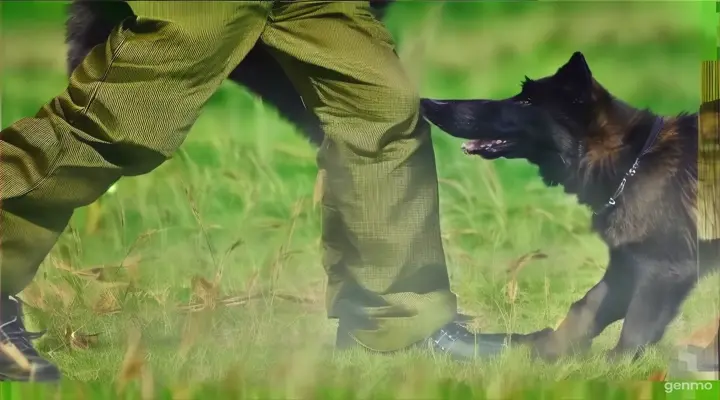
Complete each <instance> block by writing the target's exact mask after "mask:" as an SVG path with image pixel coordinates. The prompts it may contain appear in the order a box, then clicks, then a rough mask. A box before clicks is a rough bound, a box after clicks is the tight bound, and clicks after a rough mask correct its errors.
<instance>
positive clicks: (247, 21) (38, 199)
mask: <svg viewBox="0 0 720 400" xmlns="http://www.w3.org/2000/svg"><path fill="white" fill-rule="evenodd" d="M129 4H130V5H131V6H132V7H133V9H134V11H135V14H136V15H137V18H133V19H130V20H127V21H125V22H124V23H123V24H122V25H121V26H118V27H117V28H116V29H115V30H114V31H113V33H112V34H111V36H110V38H109V40H108V41H107V43H105V44H104V45H100V46H98V47H96V48H95V49H93V50H92V52H91V53H90V54H89V55H88V57H87V58H86V59H85V61H84V62H83V63H82V65H80V66H79V67H78V68H77V69H76V70H75V71H74V72H73V73H72V75H71V77H70V82H69V85H68V87H67V89H66V90H65V92H64V93H62V94H61V95H59V96H58V97H56V98H55V99H53V100H51V101H50V102H49V103H48V104H47V105H45V106H44V107H43V108H42V109H41V110H40V111H39V112H38V114H37V115H36V116H35V117H34V118H26V119H23V120H20V121H18V122H16V123H15V124H13V125H12V126H10V127H8V128H6V129H4V130H3V131H2V133H0V146H1V147H0V158H1V160H2V164H1V166H0V173H1V176H0V184H1V185H2V187H1V188H0V189H1V193H2V211H1V212H0V235H1V236H0V239H1V240H2V242H1V245H2V264H1V267H2V274H1V282H0V283H1V285H2V292H3V293H5V294H14V293H18V292H20V291H22V290H23V288H24V287H25V286H26V285H27V284H28V283H29V282H30V281H31V280H32V278H33V276H34V274H35V273H36V271H37V268H38V266H39V265H40V264H41V262H42V261H43V259H44V258H45V257H46V256H47V254H48V252H49V251H50V250H51V248H52V247H53V246H54V244H55V242H56V240H57V239H58V236H59V235H60V234H61V233H62V232H63V230H64V229H65V228H66V226H67V224H68V221H69V219H70V217H71V215H72V213H73V211H74V210H75V209H76V208H78V207H83V206H86V205H88V204H90V203H92V202H93V201H95V200H96V199H97V198H99V197H100V196H101V195H102V194H103V193H105V191H106V190H107V189H108V188H109V187H110V186H111V185H112V184H113V183H115V182H116V181H117V180H118V179H120V178H121V177H123V176H133V175H140V174H144V173H147V172H150V171H151V170H153V169H155V168H156V167H158V166H159V165H160V164H161V163H163V162H164V161H165V160H166V159H168V158H169V157H170V156H171V155H172V154H173V153H174V152H175V151H176V150H177V149H178V147H179V146H180V145H181V144H182V142H183V140H184V139H185V137H186V134H187V132H188V130H189V129H190V127H191V126H192V124H193V123H194V122H195V120H196V119H197V117H198V114H199V112H200V109H201V107H202V106H203V105H204V104H205V102H206V101H207V100H208V98H209V97H210V96H211V95H212V94H213V93H214V92H215V91H216V90H217V89H218V87H219V86H220V84H221V83H222V81H223V80H225V79H226V78H227V76H228V74H229V73H230V71H231V70H232V69H233V68H234V67H235V66H237V65H238V64H239V63H240V61H241V60H242V59H243V57H244V56H245V55H246V54H247V52H248V51H249V50H250V49H251V48H252V47H253V45H255V44H256V43H257V42H258V41H260V43H261V44H262V45H264V46H266V47H267V48H268V49H269V51H270V52H271V53H272V54H273V56H274V57H276V58H277V60H278V61H279V62H280V63H281V65H282V66H283V68H284V69H285V70H286V72H287V74H288V75H289V76H290V77H291V79H292V81H293V84H294V85H295V86H296V88H297V89H298V91H299V92H300V93H301V94H302V96H303V99H304V101H305V104H306V105H307V107H308V109H310V110H312V111H313V112H315V113H316V114H317V115H318V117H319V118H320V120H321V122H322V125H323V128H324V130H325V132H326V136H327V138H326V140H325V143H324V144H323V145H322V146H321V148H320V149H319V152H318V166H319V168H320V170H321V172H322V173H323V175H324V176H325V183H324V188H325V189H324V195H323V202H322V203H323V216H322V219H323V244H324V260H323V263H324V266H325V268H326V271H327V275H328V289H327V303H328V314H329V316H330V317H331V318H340V319H341V321H348V324H349V326H351V327H352V328H351V332H352V335H353V336H354V337H355V339H357V341H358V342H359V343H361V344H363V345H365V346H366V347H368V348H371V349H374V350H379V351H391V350H396V349H399V348H402V347H405V346H407V345H409V344H411V343H413V342H416V341H419V340H421V339H423V338H425V337H427V336H428V335H429V334H430V333H432V332H433V331H434V330H436V329H438V328H439V327H441V326H442V325H444V324H445V323H447V322H449V321H451V320H452V319H453V318H454V316H455V312H456V298H455V295H454V294H453V293H452V292H451V291H450V288H449V282H448V274H447V270H446V265H445V256H444V253H443V248H442V243H441V237H440V224H439V216H438V214H439V213H438V183H437V176H436V166H435V159H434V154H433V148H432V143H431V140H430V133H429V126H428V124H427V123H426V122H425V121H424V120H422V118H420V116H419V97H418V93H417V90H416V89H415V88H414V85H413V83H412V82H410V81H409V79H408V77H407V76H406V74H405V73H404V72H403V68H402V66H401V63H400V62H399V59H398V58H397V56H396V54H395V53H394V44H393V42H392V39H391V37H390V35H389V33H388V32H387V31H386V29H385V28H384V27H383V25H382V24H381V23H380V22H379V21H377V20H376V19H375V18H374V17H373V16H372V14H371V12H370V9H369V3H368V2H367V1H358V2H339V1H338V2H319V1H318V2H314V1H292V2H279V1H253V2H250V1H248V2H187V1H185V2H175V1H172V2H169V1H152V2H140V1H133V2H130V3H129Z"/></svg>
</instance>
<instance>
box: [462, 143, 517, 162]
mask: <svg viewBox="0 0 720 400" xmlns="http://www.w3.org/2000/svg"><path fill="white" fill-rule="evenodd" d="M514 145H515V143H514V142H513V141H511V140H505V139H479V140H471V141H469V142H465V143H463V145H462V150H463V152H465V154H471V155H479V156H482V157H485V158H497V157H502V156H503V154H505V153H506V152H507V151H508V150H510V149H511V148H512V147H513V146H514Z"/></svg>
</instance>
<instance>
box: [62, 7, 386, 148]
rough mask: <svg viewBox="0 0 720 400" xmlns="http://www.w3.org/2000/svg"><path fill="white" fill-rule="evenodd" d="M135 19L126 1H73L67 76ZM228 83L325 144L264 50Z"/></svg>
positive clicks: (258, 48) (254, 54) (252, 56)
mask: <svg viewBox="0 0 720 400" xmlns="http://www.w3.org/2000/svg"><path fill="white" fill-rule="evenodd" d="M394 1H395V0H375V1H370V5H371V7H372V9H373V11H374V12H375V15H376V17H377V18H378V19H382V18H383V17H384V15H385V12H386V10H387V7H388V5H390V4H391V3H393V2H394ZM133 15H134V14H133V11H132V9H131V8H130V6H129V5H128V4H127V3H126V2H125V1H124V0H74V1H73V2H72V3H71V4H70V7H69V18H68V21H67V25H66V28H67V29H66V34H67V44H68V53H67V54H68V72H72V71H73V70H75V68H76V67H77V66H78V65H79V64H80V63H81V62H82V60H83V59H84V58H85V56H87V54H88V53H89V52H90V50H92V49H93V47H95V46H97V45H99V44H101V43H104V42H105V41H106V40H107V38H108V37H109V36H110V32H111V31H112V29H113V28H115V26H117V25H119V24H120V23H121V22H122V21H123V20H125V19H126V18H130V17H133ZM229 79H230V80H232V81H233V82H236V83H238V84H240V85H242V86H245V87H246V88H248V89H249V90H251V91H252V92H254V93H255V94H257V95H258V96H259V97H260V98H261V99H262V100H263V101H264V102H266V103H268V104H270V105H271V106H273V107H275V108H276V109H277V110H278V111H279V113H280V115H282V116H283V117H284V118H286V119H287V120H288V121H289V122H291V123H292V124H293V125H295V127H296V128H297V129H298V130H299V131H300V132H301V133H302V134H303V135H304V136H306V137H307V138H308V139H309V141H310V142H311V143H312V144H313V145H316V146H319V145H320V144H321V143H322V140H323V137H324V132H323V131H322V128H321V127H320V122H319V121H318V119H317V118H316V117H315V115H314V114H313V113H311V112H309V111H308V110H307V109H306V108H305V105H304V104H303V102H302V99H301V97H300V94H299V93H298V92H297V91H296V90H295V88H294V87H293V85H292V83H291V82H290V79H289V78H288V77H287V75H286V74H285V72H284V71H283V70H282V68H281V67H280V64H278V63H277V61H275V59H274V58H273V57H272V56H271V55H270V54H269V53H268V52H267V51H265V50H264V49H263V48H262V46H260V45H256V46H255V47H254V48H253V49H252V50H251V51H250V53H249V54H248V55H247V57H245V59H244V60H243V61H242V62H241V63H240V65H238V66H237V68H236V69H235V70H233V71H232V73H231V74H230V77H229Z"/></svg>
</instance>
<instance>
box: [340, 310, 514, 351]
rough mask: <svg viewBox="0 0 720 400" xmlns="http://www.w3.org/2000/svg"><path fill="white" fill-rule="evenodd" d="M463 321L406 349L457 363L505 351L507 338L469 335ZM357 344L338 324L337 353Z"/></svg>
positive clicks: (449, 325)
mask: <svg viewBox="0 0 720 400" xmlns="http://www.w3.org/2000/svg"><path fill="white" fill-rule="evenodd" d="M465 320H466V319H465V318H458V319H457V320H456V321H453V322H450V323H449V324H447V325H445V326H443V327H442V328H440V329H439V330H437V331H436V332H435V333H434V334H432V335H431V336H430V337H428V338H427V339H424V340H422V341H420V342H418V343H415V344H414V345H412V346H410V347H409V348H426V349H429V350H431V351H435V352H441V353H445V354H448V355H449V356H450V357H452V358H454V359H456V360H459V361H470V360H474V359H485V358H490V357H493V356H496V355H498V354H500V353H501V352H502V351H503V350H504V349H505V348H506V347H507V343H506V342H507V340H508V339H509V338H510V335H507V334H504V333H501V334H481V333H472V332H470V331H469V330H468V329H467V328H465V327H464V326H463V325H462V322H464V321H465ZM358 346H360V344H359V343H358V342H357V341H356V340H355V339H353V337H352V336H351V335H350V332H349V329H348V328H347V326H346V325H345V324H343V323H342V320H341V321H340V323H339V324H338V330H337V337H336V340H335V347H336V348H337V349H340V350H344V349H350V348H353V347H358Z"/></svg>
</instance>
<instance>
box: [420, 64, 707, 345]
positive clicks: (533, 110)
mask: <svg viewBox="0 0 720 400" xmlns="http://www.w3.org/2000/svg"><path fill="white" fill-rule="evenodd" d="M422 107H423V111H424V112H425V114H426V118H427V119H428V120H430V121H431V122H432V123H434V124H435V125H437V126H438V127H439V128H440V129H442V130H443V131H445V132H447V133H449V134H450V135H452V136H455V137H459V138H465V139H470V141H469V142H467V143H465V144H464V145H463V150H464V151H465V153H467V154H472V155H479V156H481V157H483V158H485V159H496V158H499V157H505V158H522V159H526V160H528V161H529V162H530V163H532V164H535V165H536V166H538V168H539V174H540V176H541V177H542V179H543V181H544V182H545V183H546V184H547V185H551V186H552V185H562V186H563V187H564V189H565V191H566V192H567V193H571V194H574V195H576V196H577V198H578V200H579V201H580V203H582V204H584V205H586V206H588V207H590V208H591V209H592V210H593V212H594V215H593V218H592V226H593V228H594V230H595V232H597V233H598V234H599V235H600V236H601V237H602V238H603V239H604V241H605V243H607V245H608V247H609V252H610V263H609V265H608V267H607V270H606V272H605V275H604V277H603V278H602V280H601V281H600V282H598V283H597V284H596V285H595V286H594V287H593V288H592V289H590V291H589V292H588V293H587V294H586V295H585V297H584V298H582V299H581V300H579V301H578V302H576V303H574V304H573V305H572V307H571V308H570V311H569V313H568V315H567V317H566V319H565V320H564V321H563V323H562V324H561V325H560V327H559V328H558V329H557V330H555V331H553V330H552V329H546V330H543V331H540V332H536V333H533V334H530V335H518V336H517V339H518V340H519V341H521V342H527V343H529V344H530V345H531V346H532V347H533V348H534V350H535V351H536V352H537V353H538V354H539V355H540V356H542V357H544V358H546V359H556V358H557V357H559V356H563V355H566V354H569V353H571V352H572V351H574V350H585V349H587V348H588V347H589V345H590V344H591V341H592V339H593V338H594V337H595V336H597V335H598V334H600V333H601V332H602V331H603V330H604V329H605V328H606V327H607V326H608V325H610V324H611V323H613V322H615V321H618V320H620V319H623V318H624V324H623V328H622V333H621V335H620V340H619V342H618V343H617V345H616V346H615V348H614V349H613V350H612V351H611V355H613V356H616V355H620V354H624V353H625V354H627V353H630V354H633V355H635V356H637V355H639V354H640V353H641V351H642V349H644V348H645V346H646V345H648V344H654V343H656V342H658V341H659V340H660V339H661V338H662V336H663V334H664V332H665V329H666V327H667V326H668V324H669V323H670V322H671V321H672V319H673V318H674V317H675V316H676V314H677V312H678V309H679V307H680V305H681V304H682V302H683V300H684V299H685V298H686V296H687V295H688V294H689V292H690V291H691V290H692V288H693V287H694V286H695V285H696V283H697V281H698V279H699V278H700V277H701V276H702V275H704V274H705V273H707V272H709V271H710V270H711V269H712V267H715V266H716V265H717V261H718V259H719V258H718V256H719V252H718V247H719V246H718V244H720V241H718V240H717V239H720V235H717V234H714V235H712V234H710V235H708V234H700V235H698V229H697V228H698V224H702V223H703V221H701V220H700V219H701V218H709V217H713V216H714V215H703V214H702V213H700V214H698V209H699V208H701V207H699V203H698V202H699V201H704V200H712V199H707V198H706V199H704V200H703V199H701V198H698V115H697V114H693V115H688V114H680V115H678V116H674V117H660V116H658V115H655V114H653V113H652V112H650V111H648V110H638V109H636V108H633V107H631V106H630V105H628V104H626V103H624V102H622V101H621V100H619V99H617V98H615V97H613V96H612V95H611V94H610V93H609V92H608V91H607V90H606V89H605V88H603V87H602V86H601V85H600V84H599V83H598V82H597V81H596V80H595V79H594V78H593V76H592V74H591V72H590V69H589V67H588V65H587V63H586V62H585V58H584V56H583V55H582V54H581V53H579V52H578V53H575V54H573V56H572V58H570V60H569V61H568V62H567V63H566V64H565V65H564V66H562V67H561V68H560V69H558V71H557V72H556V73H555V74H554V75H552V76H549V77H545V78H542V79H538V80H531V79H528V78H526V79H525V81H524V82H523V84H522V91H521V92H520V93H519V94H517V95H516V96H514V97H511V98H508V99H504V100H449V101H438V100H429V99H424V100H423V101H422ZM701 112H704V111H701ZM706 112H709V113H714V120H715V121H717V113H718V104H716V103H715V104H713V105H711V106H710V107H708V108H707V110H706ZM713 133H714V134H717V133H716V132H713ZM715 141H717V139H715ZM712 184H713V185H718V184H720V182H717V181H715V182H712ZM701 197H702V196H701ZM714 212H715V213H716V212H717V210H714ZM706 214H707V212H706ZM716 218H717V217H716ZM699 236H700V237H699ZM698 239H699V240H698ZM698 259H699V262H698ZM715 343H717V340H716V341H715ZM708 351H717V350H715V349H708Z"/></svg>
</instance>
